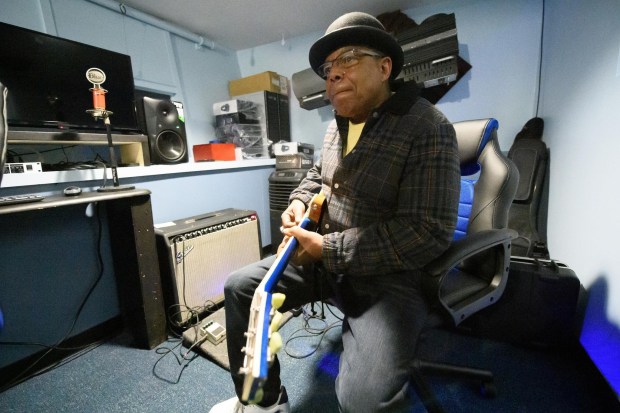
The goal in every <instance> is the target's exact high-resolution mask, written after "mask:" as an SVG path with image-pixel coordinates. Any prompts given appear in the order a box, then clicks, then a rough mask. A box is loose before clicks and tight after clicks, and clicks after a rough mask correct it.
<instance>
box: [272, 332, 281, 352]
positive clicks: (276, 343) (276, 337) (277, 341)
mask: <svg viewBox="0 0 620 413" xmlns="http://www.w3.org/2000/svg"><path fill="white" fill-rule="evenodd" d="M281 349H282V336H281V335H280V333H278V332H277V331H276V332H274V333H273V334H272V335H271V337H270V338H269V350H270V352H271V354H272V355H275V354H276V353H277V352H278V351H280V350H281Z"/></svg>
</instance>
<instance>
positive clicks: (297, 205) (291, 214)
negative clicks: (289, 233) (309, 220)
mask: <svg viewBox="0 0 620 413" xmlns="http://www.w3.org/2000/svg"><path fill="white" fill-rule="evenodd" d="M305 213H306V204H304V203H303V202H301V201H300V200H299V199H293V202H291V204H290V205H289V206H288V208H286V210H285V211H284V212H283V213H282V216H281V218H282V229H284V228H291V227H294V226H296V225H299V223H300V222H301V220H302V219H303V218H304V214H305Z"/></svg>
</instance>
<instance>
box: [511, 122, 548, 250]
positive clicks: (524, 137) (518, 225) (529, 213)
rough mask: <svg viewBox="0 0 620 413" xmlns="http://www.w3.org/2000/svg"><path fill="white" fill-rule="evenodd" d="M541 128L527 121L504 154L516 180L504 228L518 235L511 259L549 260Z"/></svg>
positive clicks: (545, 153)
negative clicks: (514, 167) (513, 167)
mask: <svg viewBox="0 0 620 413" xmlns="http://www.w3.org/2000/svg"><path fill="white" fill-rule="evenodd" d="M544 127H545V124H544V121H543V120H542V119H541V118H532V119H530V120H528V121H527V122H526V123H525V125H523V128H522V129H521V131H520V132H519V133H517V136H516V137H515V139H514V142H513V143H512V146H511V147H510V150H509V151H508V158H509V159H510V160H512V161H513V162H514V164H515V165H516V166H517V169H518V170H519V177H520V179H519V186H518V187H517V194H516V195H515V199H514V201H513V203H512V206H511V207H510V214H509V215H508V227H509V228H512V229H514V230H516V231H517V232H518V233H519V237H518V238H517V239H515V240H514V241H513V243H512V250H511V251H512V255H513V256H522V257H536V258H546V259H548V258H549V251H548V248H547V204H548V191H547V188H548V183H549V149H548V148H547V145H545V143H544V142H543V141H542V134H543V130H544Z"/></svg>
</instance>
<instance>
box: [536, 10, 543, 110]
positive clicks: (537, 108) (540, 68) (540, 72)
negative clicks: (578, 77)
mask: <svg viewBox="0 0 620 413" xmlns="http://www.w3.org/2000/svg"><path fill="white" fill-rule="evenodd" d="M544 33H545V0H543V1H542V17H541V21H540V53H539V57H538V90H537V93H536V117H539V116H538V110H539V107H540V88H541V86H542V60H543V45H544Z"/></svg>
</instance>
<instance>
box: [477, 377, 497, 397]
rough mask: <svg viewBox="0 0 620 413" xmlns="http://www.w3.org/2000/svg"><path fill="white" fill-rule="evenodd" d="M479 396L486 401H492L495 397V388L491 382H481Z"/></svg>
mask: <svg viewBox="0 0 620 413" xmlns="http://www.w3.org/2000/svg"><path fill="white" fill-rule="evenodd" d="M480 395H481V396H482V397H484V398H487V399H492V398H493V397H495V396H496V395H497V388H496V387H495V383H493V382H492V381H483V382H482V383H480Z"/></svg>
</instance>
